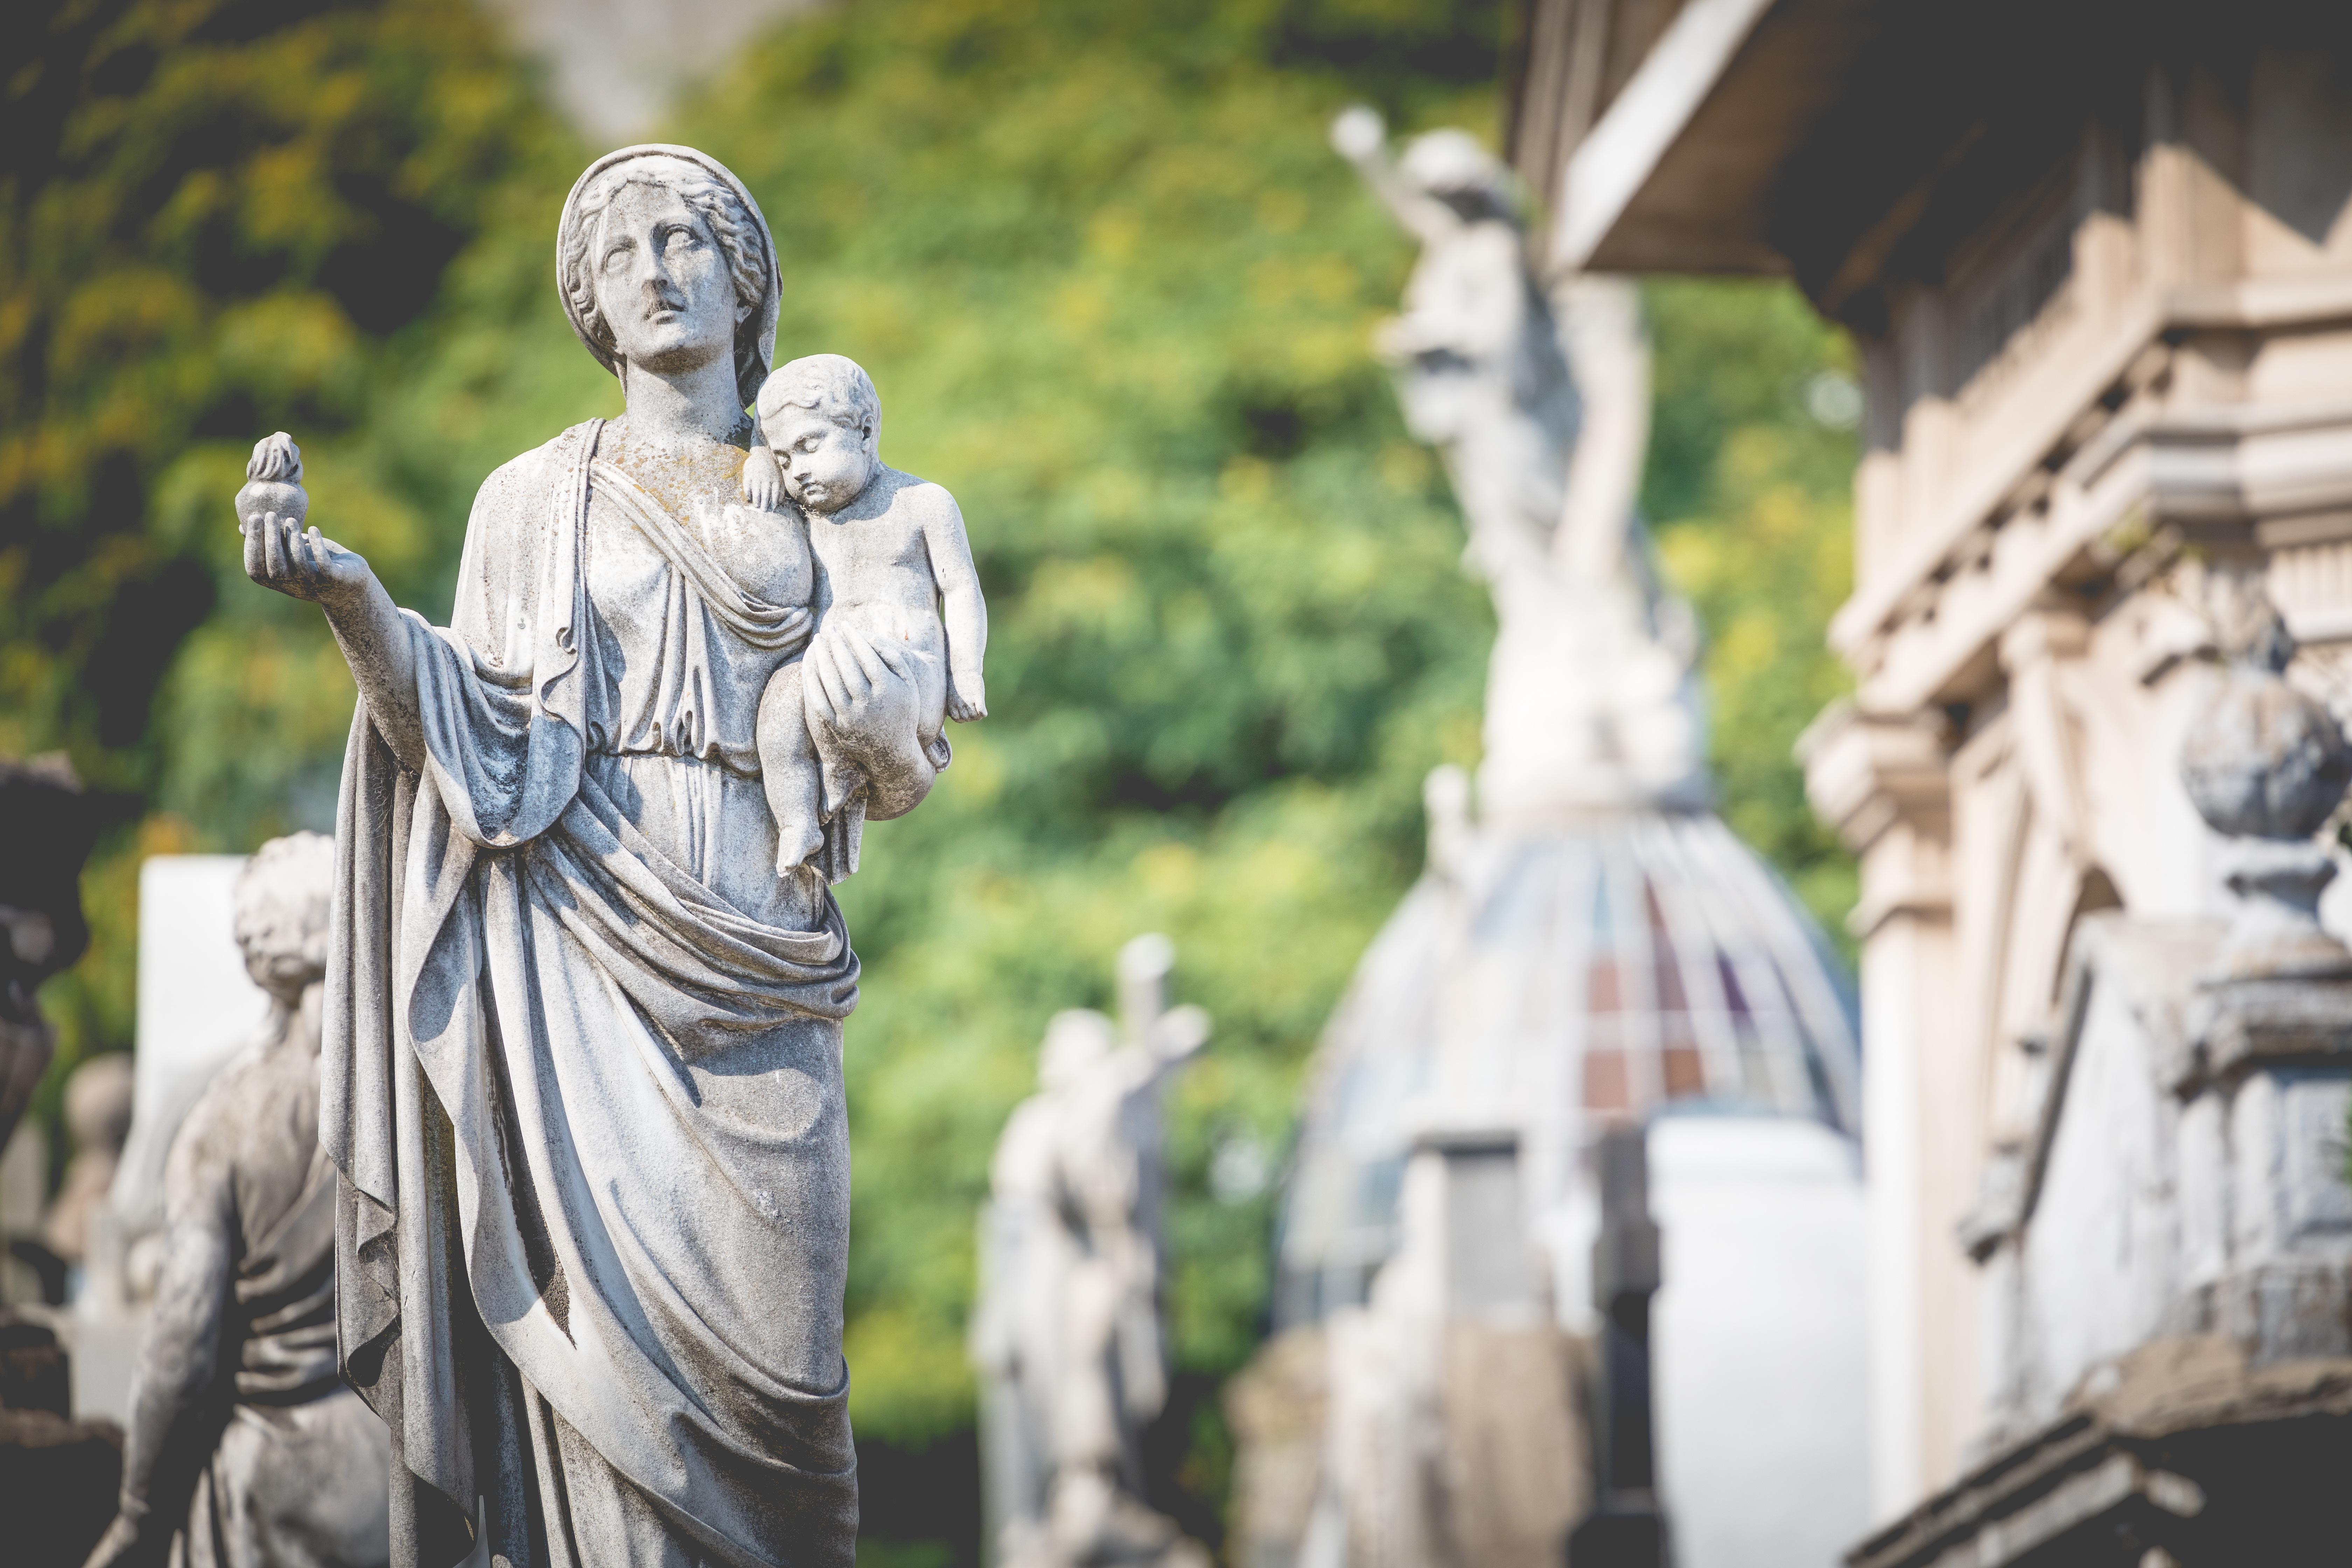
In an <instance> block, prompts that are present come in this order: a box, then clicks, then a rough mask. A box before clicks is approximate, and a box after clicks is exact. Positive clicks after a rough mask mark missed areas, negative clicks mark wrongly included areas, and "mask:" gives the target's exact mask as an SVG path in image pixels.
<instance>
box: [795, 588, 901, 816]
mask: <svg viewBox="0 0 2352 1568" xmlns="http://www.w3.org/2000/svg"><path fill="white" fill-rule="evenodd" d="M803 671H804V673H803V677H802V689H803V693H804V697H805V701H806V704H807V712H808V719H809V723H810V726H811V728H812V729H813V730H815V731H820V732H821V733H822V734H823V735H824V738H825V739H826V740H827V741H829V742H830V743H831V744H832V745H833V746H834V747H835V749H836V750H837V751H839V752H840V753H841V754H842V755H844V756H845V757H848V758H849V759H851V760H852V761H855V762H856V763H858V764H859V765H860V766H861V767H863V768H864V769H865V770H866V774H867V776H868V777H869V778H870V779H872V780H873V781H874V782H875V783H876V784H877V786H880V787H883V788H888V787H890V786H891V785H893V784H919V785H922V786H927V785H928V783H929V773H930V772H931V769H930V767H929V763H928V762H927V761H926V760H925V759H924V757H923V755H922V748H921V746H920V745H919V743H918V742H917V741H916V738H915V729H916V721H917V713H916V702H917V688H916V682H915V678H914V671H913V669H912V668H911V667H910V666H909V665H908V661H907V656H906V654H905V653H904V652H903V651H901V650H900V649H898V648H896V647H889V646H887V645H882V644H877V643H876V642H875V641H874V640H873V639H872V638H870V637H867V636H866V633H865V632H864V631H862V630H860V629H859V628H857V627H856V626H850V625H847V624H845V623H836V624H835V625H834V626H827V627H825V628H824V629H823V630H822V631H820V632H819V633H818V635H817V637H816V640H815V641H814V642H813V643H812V644H810V646H809V651H808V656H807V658H805V659H804V660H803Z"/></svg>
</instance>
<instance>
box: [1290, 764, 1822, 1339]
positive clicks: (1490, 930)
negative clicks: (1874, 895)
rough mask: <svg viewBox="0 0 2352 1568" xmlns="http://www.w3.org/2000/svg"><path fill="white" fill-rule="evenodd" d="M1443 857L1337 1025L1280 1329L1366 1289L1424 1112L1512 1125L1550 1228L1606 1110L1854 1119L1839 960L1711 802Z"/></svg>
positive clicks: (1471, 842)
mask: <svg viewBox="0 0 2352 1568" xmlns="http://www.w3.org/2000/svg"><path fill="white" fill-rule="evenodd" d="M1451 859H1452V860H1453V862H1454V864H1452V865H1450V866H1446V867H1442V868H1437V869H1433V870H1432V871H1431V872H1429V873H1428V874H1426V875H1424V876H1423V879H1421V881H1420V883H1419V884H1418V885H1416V886H1415V887H1414V889H1412V892H1411V893H1410V894H1409V895H1408V896H1407V897H1406V899H1405V900H1404V902H1403V903H1402V905H1401V906H1400V907H1399V908H1398V910H1397V911H1396V913H1395V914H1394V915H1393V916H1391V919H1390V921H1389V922H1388V925H1387V926H1386V928H1385V929H1384V930H1383V931H1381V935H1380V937H1379V939H1378V940H1377V941H1376V942H1374V943H1373V945H1372V947H1371V949H1370V952H1367V953H1366V954H1365V957H1364V960H1363V963H1362V964H1361V966H1360V968H1359V970H1358V972H1357V975H1356V980H1355V984H1354V985H1353V987H1352V989H1351V990H1350V992H1349V996H1348V998H1347V1000H1346V1001H1345V1002H1344V1003H1343V1004H1342V1005H1341V1006H1340V1008H1339V1012H1338V1013H1337V1015H1336V1016H1334V1017H1333V1019H1332V1023H1331V1026H1330V1028H1329V1031H1328V1034H1327V1035H1326V1037H1325V1039H1324V1043H1323V1047H1322V1054H1321V1062H1320V1066H1319V1068H1318V1075H1317V1079H1316V1081H1315V1085H1314V1088H1313V1089H1312V1091H1311V1095H1310V1098H1309V1102H1308V1105H1307V1113H1306V1116H1305V1119H1304V1121H1303V1123H1302V1126H1301V1129H1300V1133H1299V1141H1298V1144H1297V1151H1296V1153H1295V1156H1294V1167H1293V1171H1292V1173H1291V1178H1290V1183H1289V1192H1288V1194H1287V1202H1286V1208H1285V1213H1284V1215H1283V1226H1282V1236H1281V1239H1280V1245H1279V1253H1278V1258H1277V1282H1276V1317H1277V1318H1278V1319H1279V1320H1280V1321H1282V1322H1284V1323H1291V1322H1298V1321H1306V1320H1308V1319H1312V1318H1317V1317H1320V1316H1321V1315H1322V1313H1323V1312H1324V1311H1325V1310H1328V1309H1329V1308H1330V1307H1333V1306H1337V1305H1342V1304H1347V1303H1350V1302H1354V1301H1360V1300H1362V1299H1363V1296H1364V1291H1365V1289H1366V1286H1367V1283H1368V1281H1369V1279H1370V1274H1371V1272H1372V1270H1373V1269H1374V1268H1377V1267H1378V1265H1379V1264H1380V1263H1381V1261H1383V1260H1384V1259H1385V1258H1387V1257H1388V1255H1389V1253H1390V1251H1391V1249H1392V1247H1393V1246H1394V1245H1395V1226H1396V1205H1397V1194H1398V1186H1399V1183H1400V1181H1401V1179H1402V1172H1403V1168H1404V1161H1405V1158H1406V1156H1407V1154H1408V1153H1409V1152H1411V1148H1412V1142H1413V1139H1414V1137H1415V1135H1416V1133H1418V1132H1419V1131H1422V1130H1423V1124H1424V1123H1425V1122H1426V1121H1428V1119H1429V1118H1430V1117H1431V1116H1432V1115H1433V1114H1442V1115H1444V1116H1445V1117H1447V1118H1449V1119H1450V1120H1453V1121H1461V1120H1462V1119H1464V1118H1465V1116H1467V1117H1469V1118H1471V1119H1473V1120H1475V1121H1478V1122H1480V1123H1481V1124H1482V1125H1483V1126H1485V1127H1487V1128H1490V1129H1507V1130H1510V1131H1516V1132H1517V1134H1518V1138H1519V1148H1520V1165H1521V1170H1522V1173H1523V1180H1524V1181H1525V1182H1526V1183H1527V1186H1526V1192H1527V1195H1528V1211H1529V1214H1528V1217H1529V1219H1530V1222H1531V1224H1532V1226H1534V1227H1535V1228H1537V1229H1538V1230H1540V1229H1543V1228H1546V1226H1545V1214H1546V1211H1547V1210H1549V1209H1551V1208H1554V1207H1556V1206H1557V1205H1559V1204H1561V1203H1564V1202H1566V1201H1568V1199H1569V1196H1570V1189H1571V1186H1572V1184H1573V1175H1574V1171H1573V1167H1574V1164H1575V1162H1576V1160H1577V1159H1578V1157H1579V1153H1580V1150H1581V1149H1582V1148H1583V1147H1584V1144H1585V1142H1586V1139H1587V1137H1588V1136H1589V1130H1590V1129H1591V1126H1592V1125H1593V1124H1594V1123H1595V1122H1598V1121H1610V1120H1616V1119H1622V1118H1628V1117H1632V1118H1644V1117H1648V1116H1650V1115H1652V1114H1654V1113H1656V1112H1658V1111H1660V1110H1671V1111H1677V1112H1703V1111H1717V1112H1731V1113H1738V1114H1743V1115H1751V1116H1753V1115H1765V1116H1782V1117H1797V1118H1806V1119H1810V1120H1812V1121H1817V1122H1820V1123H1822V1124H1824V1125H1826V1126H1828V1127H1830V1128H1832V1129H1833V1130H1836V1131H1840V1132H1843V1133H1846V1134H1848V1135H1852V1134H1853V1132H1854V1131H1855V1130H1856V1128H1857V1127H1858V1125H1859V1121H1860V1106H1859V1099H1858V1090H1859V1077H1860V1073H1859V1060H1860V1057H1859V1047H1858V1040H1859V1028H1858V1023H1857V1018H1856V1014H1855V1007H1854V1000H1853V991H1852V987H1851V985H1850V984H1849V982H1848V980H1847V978H1846V976H1845V973H1844V972H1843V966H1842V965H1841V964H1840V963H1839V962H1838V960H1837V959H1836V957H1835V956H1834V955H1833V954H1832V952H1830V951H1829V949H1828V947H1827V944H1826V943H1825V942H1824V941H1823V940H1822V933H1821V931H1820V930H1819V929H1818V928H1817V927H1816V926H1815V925H1814V923H1813V921H1812V920H1811V917H1810V916H1808V915H1807V914H1806V913H1805V911H1804V910H1802V909H1801V907H1800V906H1799V905H1798V904H1797V902H1796V900H1794V898H1793V897H1792V896H1791V895H1790V892H1789V890H1788V889H1787V888H1786V887H1785V886H1784V885H1783V884H1782V883H1781V881H1780V879H1779V878H1778V877H1776V876H1775V875H1774V874H1773V873H1772V871H1771V870H1770V869H1769V868H1768V867H1766V866H1765V865H1764V863H1763V862H1762V861H1761V860H1760V859H1759V858H1758V857H1757V855H1756V853H1755V852H1754V851H1753V850H1751V849H1749V848H1748V846H1747V845H1746V844H1744V843H1742V842H1741V841H1740V840H1739V838H1738V837H1737V836H1736V835H1735V834H1733V833H1732V831H1731V830H1730V829H1729V828H1728V827H1727V826H1725V825H1724V823H1723V822H1722V820H1721V819H1720V818H1719V817H1717V816H1715V815H1714V814H1713V813H1711V812H1706V811H1679V812H1676V811H1633V812H1624V813H1611V814H1606V815H1601V816H1594V817H1592V818H1591V819H1589V820H1586V821H1583V822H1577V823H1570V824H1562V825H1557V826H1549V827H1543V828H1528V827H1520V828H1517V829H1514V830H1508V831H1505V830H1499V829H1489V830H1486V831H1480V832H1474V833H1472V834H1470V835H1468V836H1467V837H1466V839H1465V842H1464V844H1463V846H1462V847H1461V848H1460V849H1458V850H1456V851H1454V853H1453V854H1452V856H1451ZM1441 1107H1442V1108H1443V1110H1439V1108H1441Z"/></svg>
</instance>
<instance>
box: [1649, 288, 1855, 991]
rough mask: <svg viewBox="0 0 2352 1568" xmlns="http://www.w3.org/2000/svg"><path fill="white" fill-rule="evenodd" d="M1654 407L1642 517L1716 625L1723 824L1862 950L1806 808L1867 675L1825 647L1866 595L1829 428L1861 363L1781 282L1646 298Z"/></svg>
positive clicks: (1817, 823) (1836, 432) (1847, 441)
mask: <svg viewBox="0 0 2352 1568" xmlns="http://www.w3.org/2000/svg"><path fill="white" fill-rule="evenodd" d="M1646 300H1647V303H1648V306H1649V313H1650V331H1651V337H1652V341H1653V343H1654V351H1655V361H1654V371H1653V375H1654V389H1655V395H1656V404H1655V408H1654V414H1653V419H1652V426H1651V432H1652V433H1651V443H1650V462H1649V470H1648V472H1647V474H1646V475H1645V476H1644V479H1643V490H1642V502H1643V510H1644V512H1646V513H1647V515H1648V516H1649V517H1650V518H1651V519H1653V520H1654V521H1655V522H1656V524H1657V525H1658V529H1657V532H1658V546H1659V553H1660V554H1661V556H1662V557H1663V558H1664V563H1665V566H1666V570H1667V573H1668V574H1669V575H1670V576H1671V577H1672V578H1673V579H1674V580H1675V583H1676V584H1678V585H1679V586H1680V587H1681V588H1682V589H1683V591H1684V592H1685V593H1686V594H1688V595H1690V596H1691V600H1692V603H1693V605H1695V606H1696V608H1697V610H1698V614H1699V619H1700V621H1701V623H1702V624H1703V625H1704V626H1706V630H1707V634H1708V646H1707V652H1706V677H1707V686H1708V689H1709V695H1710V699H1711V701H1712V705H1713V713H1712V721H1713V724H1712V729H1713V740H1714V758H1713V760H1714V763H1715V773H1716V784H1717V791H1718V794H1719V795H1720V798H1721V803H1722V809H1723V815H1724V817H1725V819H1726V820H1727V821H1728V822H1729V823H1730V824H1731V826H1733V827H1734V828H1735V829H1737V830H1738V833H1739V835H1740V837H1743V838H1745V839H1747V840H1748V843H1750V844H1752V845H1754V846H1755V847H1757V848H1758V849H1759V850H1761V851H1763V853H1764V855H1765V857H1766V858H1769V860H1771V862H1772V863H1773V864H1774V865H1775V866H1777V867H1778V868H1780V873H1781V874H1782V875H1783V876H1785V877H1787V878H1788V879H1789V880H1790V886H1791V887H1792V888H1793V889H1795V890H1796V892H1797V894H1798V896H1799V897H1800V898H1801V899H1802V900H1804V902H1805V903H1806V904H1807V905H1808V906H1809V907H1810V908H1811V910H1812V911H1813V914H1814V916H1815V918H1816V919H1818V920H1819V921H1821V922H1822V925H1823V927H1825V928H1826V929H1827V931H1829V932H1830V934H1831V936H1832V940H1834V941H1836V942H1839V943H1840V944H1842V945H1843V946H1844V947H1845V948H1846V950H1847V951H1848V952H1849V953H1850V952H1851V951H1852V944H1851V942H1850V940H1849V939H1848V937H1847V936H1846V932H1845V924H1844V921H1845V915H1846V911H1848V910H1851V909H1853V904H1854V899H1855V897H1856V894H1857V890H1858V884H1857V881H1856V876H1855V870H1854V864H1853V857H1852V856H1851V855H1849V854H1848V853H1847V852H1846V850H1845V848H1844V847H1843V846H1842V845H1840V844H1839V843H1838V841H1837V837H1836V835H1835V834H1833V833H1832V832H1831V831H1830V829H1829V828H1828V827H1826V826H1823V825H1822V821H1821V820H1820V818H1818V817H1816V816H1814V815H1813V814H1812V811H1811V807H1809V806H1808V805H1806V803H1805V780H1804V770H1803V768H1802V767H1801V765H1800V764H1799V763H1798V761H1797V758H1796V755H1795V745H1796V740H1797V737H1798V735H1799V734H1800V733H1801V732H1802V731H1803V730H1804V727H1805V726H1806V725H1807V724H1809V723H1811V721H1813V719H1814V717H1815V716H1816V715H1818V714H1819V713H1820V712H1821V710H1822V709H1823V708H1826V707H1827V706H1829V704H1830V703H1831V702H1832V701H1834V700H1836V699H1838V698H1839V697H1841V696H1843V695H1844V694H1845V692H1846V691H1847V690H1849V689H1851V686H1852V677H1851V676H1850V675H1849V674H1848V672H1847V670H1846V668H1845V666H1844V665H1843V664H1842V663H1841V662H1839V660H1838V658H1837V656H1836V655H1834V654H1832V652H1831V651H1830V649H1829V647H1828V645H1827V643H1826V642H1825V641H1824V633H1825V629H1826V628H1827V626H1829V620H1830V616H1832V614H1833V613H1835V611H1836V609H1837V607H1838V605H1841V604H1842V603H1843V602H1844V600H1845V597H1846V595H1847V594H1848V593H1850V592H1851V591H1852V589H1853V500H1852V496H1853V464H1854V455H1855V454H1854V437H1853V432H1852V430H1851V429H1850V428H1838V427H1835V426H1831V425H1825V424H1823V422H1822V419H1821V418H1820V417H1819V416H1817V415H1816V413H1815V407H1816V406H1817V405H1821V406H1823V407H1824V408H1825V410H1826V411H1827V412H1829V413H1830V414H1832V416H1835V415H1836V414H1838V413H1841V412H1843V410H1840V409H1838V408H1837V407H1836V406H1835V405H1836V402H1837V400H1838V399H1839V398H1840V396H1841V395H1847V396H1850V395H1851V394H1852V382H1851V380H1850V377H1851V374H1852V369H1853V366H1852V359H1851V350H1850V348H1849V346H1848V344H1847V342H1846V340H1845V339H1844V337H1843V335H1842V334H1840V333H1839V332H1837V331H1834V330H1833V329H1832V328H1830V327H1828V326H1825V325H1824V324H1822V321H1821V319H1820V318H1819V317H1818V316H1816V315H1814V314H1813V311H1812V310H1811V307H1810V306H1808V305H1807V304H1806V303H1805V301H1804V300H1803V298H1802V297H1801V296H1800V295H1799V294H1798V293H1797V291H1796V290H1795V289H1792V288H1790V287H1789V286H1788V285H1787V284H1781V283H1772V284H1765V283H1729V282H1719V281H1704V282H1702V281H1696V280H1671V281H1661V282H1654V283H1652V284H1651V285H1650V286H1649V288H1648V289H1647V290H1646Z"/></svg>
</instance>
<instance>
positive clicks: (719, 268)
mask: <svg viewBox="0 0 2352 1568" xmlns="http://www.w3.org/2000/svg"><path fill="white" fill-rule="evenodd" d="M592 254H593V259H594V262H595V267H596V309H597V310H598V311H599V313H601V314H602V315H603V316H604V321H605V324H606V325H607V326H608V327H609V328H610V329H611V331H612V333H613V346H614V351H615V352H616V353H618V354H619V355H620V357H621V358H622V359H623V360H624V361H625V362H626V363H628V364H630V365H632V366H634V367H635V368H637V369H640V370H647V371H651V372H653V373H654V374H657V375H674V374H679V373H681V372H684V371H690V370H698V369H700V368H701V367H702V366H704V365H706V364H709V363H711V362H712V361H713V360H723V361H728V362H730V363H731V361H732V359H733V357H734V353H735V316H736V310H735V283H734V279H733V278H732V277H731V276H730V274H729V272H728V268H727V254H726V252H724V251H722V250H720V249H719V242H718V241H717V240H716V239H715V238H713V237H712V236H711V233H710V226H709V225H708V224H706V223H705V222H704V221H703V219H702V215H701V214H699V213H698V212H696V211H695V210H694V209H693V208H692V207H690V206H688V205H686V202H685V199H684V198H683V197H681V196H679V195H678V194H677V192H676V191H673V190H671V189H669V188H668V187H667V186H666V185H648V184H637V183H635V182H632V183H631V184H626V185H624V186H622V187H621V192H620V194H619V195H616V196H614V198H613V204H612V205H610V206H608V207H606V208H605V209H604V218H603V220H602V222H601V224H600V225H599V226H598V230H597V235H596V242H595V247H594V250H593V253H592Z"/></svg>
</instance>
